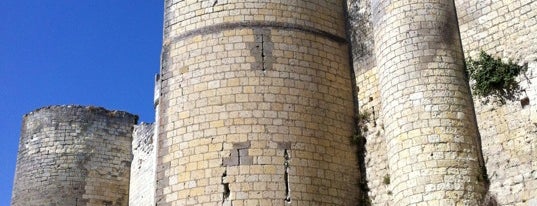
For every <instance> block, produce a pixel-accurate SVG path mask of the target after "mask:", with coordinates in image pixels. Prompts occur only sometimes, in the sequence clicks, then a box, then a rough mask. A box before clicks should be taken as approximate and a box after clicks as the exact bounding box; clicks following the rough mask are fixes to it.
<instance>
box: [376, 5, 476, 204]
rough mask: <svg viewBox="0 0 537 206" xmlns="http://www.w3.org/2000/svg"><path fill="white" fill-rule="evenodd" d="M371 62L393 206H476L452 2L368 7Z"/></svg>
mask: <svg viewBox="0 0 537 206" xmlns="http://www.w3.org/2000/svg"><path fill="white" fill-rule="evenodd" d="M372 14H373V26H374V40H375V55H376V60H377V66H378V68H379V69H378V72H379V89H380V95H381V99H382V108H383V113H384V116H383V123H384V127H385V137H386V142H387V146H388V150H387V155H388V164H389V174H390V186H389V187H390V188H392V192H393V203H394V204H395V205H414V204H423V205H455V204H465V205H478V204H479V203H480V202H481V200H482V198H483V193H484V188H483V181H479V178H480V177H481V176H482V170H481V168H480V167H479V165H480V163H479V145H478V142H477V140H478V131H477V125H476V122H475V121H474V111H473V108H472V99H471V96H470V94H469V87H468V82H467V80H466V78H465V72H464V62H463V60H464V59H463V53H462V52H463V51H462V47H461V45H460V40H459V33H458V30H457V24H456V23H457V22H456V15H455V7H454V5H453V2H450V1H443V0H437V1H430V0H429V1H412V2H409V1H389V0H380V1H374V2H373V4H372Z"/></svg>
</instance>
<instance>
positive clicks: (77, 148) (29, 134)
mask: <svg viewBox="0 0 537 206" xmlns="http://www.w3.org/2000/svg"><path fill="white" fill-rule="evenodd" d="M137 119H138V117H137V116H135V115H131V114H129V113H126V112H120V111H108V110H105V109H103V108H100V107H91V106H89V107H83V106H71V105H69V106H50V107H44V108H41V109H38V110H35V111H33V112H31V113H29V114H27V115H25V116H24V118H23V127H22V132H21V139H20V144H19V154H18V156H17V167H16V168H17V169H16V173H15V174H16V176H15V181H14V187H13V196H12V202H11V205H13V206H19V205H20V206H29V205H79V206H83V205H110V206H112V205H113V206H126V205H128V194H129V193H128V192H129V172H130V166H131V141H132V128H133V125H134V124H136V121H137Z"/></svg>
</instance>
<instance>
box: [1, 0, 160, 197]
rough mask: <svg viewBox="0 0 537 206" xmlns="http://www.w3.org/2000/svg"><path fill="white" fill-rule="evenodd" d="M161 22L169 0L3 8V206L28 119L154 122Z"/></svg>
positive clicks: (7, 1) (47, 2)
mask: <svg viewBox="0 0 537 206" xmlns="http://www.w3.org/2000/svg"><path fill="white" fill-rule="evenodd" d="M162 15H163V0H89V1H76V0H1V1H0V112H1V114H0V115H1V116H0V131H1V132H2V140H1V141H2V143H1V144H0V206H4V205H9V202H10V198H11V188H12V183H13V174H14V172H15V162H16V156H17V149H18V148H17V147H18V141H19V134H20V128H21V121H22V115H24V114H25V113H28V112H30V111H32V110H34V109H36V108H39V107H42V106H46V105H55V104H81V105H97V106H103V107H105V108H107V109H115V110H123V111H128V112H130V113H134V114H137V115H139V116H140V121H144V122H152V121H153V119H154V113H153V103H152V98H153V78H154V74H155V73H157V72H158V69H159V56H160V49H161V42H162Z"/></svg>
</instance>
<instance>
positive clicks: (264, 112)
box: [157, 0, 360, 205]
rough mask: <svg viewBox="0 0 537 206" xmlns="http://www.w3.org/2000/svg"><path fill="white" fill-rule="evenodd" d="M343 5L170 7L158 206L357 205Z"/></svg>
mask: <svg viewBox="0 0 537 206" xmlns="http://www.w3.org/2000/svg"><path fill="white" fill-rule="evenodd" d="M344 6H345V5H344V1H333V0H326V1H325V0H322V1H319V0H315V1H270V2H268V1H263V2H260V1H257V0H238V1H233V2H231V1H202V2H201V1H193V0H191V1H188V0H187V1H173V0H169V1H166V15H165V29H164V31H165V34H164V46H163V61H164V62H163V68H162V71H161V74H162V90H161V93H162V96H161V101H160V107H161V109H160V113H159V116H160V119H161V120H160V125H161V126H160V128H159V130H160V131H159V133H160V134H159V144H158V146H159V162H158V171H157V173H158V174H157V176H158V178H157V179H158V180H159V182H158V187H157V201H158V204H159V205H217V204H218V205H219V204H223V205H231V204H232V205H285V204H297V205H353V204H355V203H356V202H357V201H358V198H357V197H358V196H359V192H360V191H359V189H358V179H359V172H358V168H357V161H356V156H355V151H354V148H353V147H352V145H351V144H349V143H350V137H351V136H352V133H353V115H354V112H353V111H354V108H353V99H352V83H351V76H350V73H351V71H350V67H349V64H348V63H349V62H350V61H349V59H348V52H347V44H346V39H345V27H344V26H345V25H344V24H345V19H344Z"/></svg>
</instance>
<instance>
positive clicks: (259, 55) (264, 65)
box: [250, 28, 274, 72]
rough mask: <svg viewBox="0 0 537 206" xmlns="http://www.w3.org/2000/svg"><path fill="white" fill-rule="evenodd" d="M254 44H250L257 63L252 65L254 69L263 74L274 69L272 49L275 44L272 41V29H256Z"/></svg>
mask: <svg viewBox="0 0 537 206" xmlns="http://www.w3.org/2000/svg"><path fill="white" fill-rule="evenodd" d="M253 31H254V42H253V43H250V48H251V49H250V52H251V54H252V56H254V57H255V63H252V69H256V70H261V71H263V72H265V71H267V70H269V69H271V68H272V62H273V61H274V60H273V58H272V49H273V48H274V44H273V43H272V40H271V34H270V29H267V28H255V29H253Z"/></svg>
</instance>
